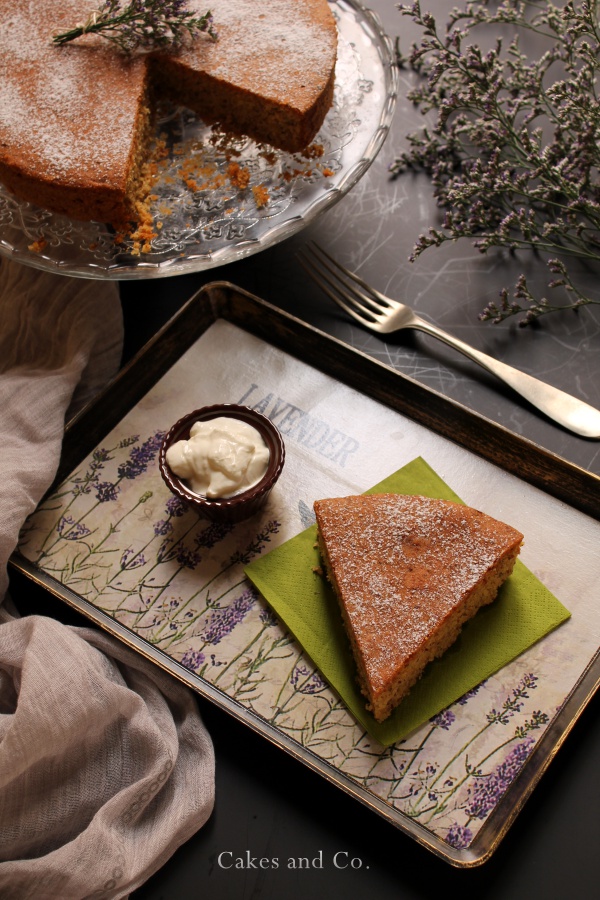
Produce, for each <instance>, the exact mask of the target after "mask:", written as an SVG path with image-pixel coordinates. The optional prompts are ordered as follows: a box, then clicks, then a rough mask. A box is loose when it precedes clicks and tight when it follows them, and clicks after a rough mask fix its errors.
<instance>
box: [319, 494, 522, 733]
mask: <svg viewBox="0 0 600 900" xmlns="http://www.w3.org/2000/svg"><path fill="white" fill-rule="evenodd" d="M314 508H315V513H316V517H317V526H318V541H319V549H320V552H321V556H322V558H323V562H324V565H325V570H326V574H327V577H328V579H329V581H330V582H331V585H332V587H333V589H334V591H335V593H336V595H337V598H338V601H339V603H340V607H341V610H342V616H343V619H344V623H345V626H346V630H347V632H348V636H349V638H350V643H351V646H352V650H353V653H354V657H355V660H356V664H357V668H358V680H359V683H360V687H361V690H362V692H363V694H364V695H365V697H366V698H367V701H368V702H367V708H368V709H370V710H371V712H372V713H373V716H374V717H375V719H376V720H377V721H379V722H381V721H383V720H384V719H386V718H387V717H388V716H389V715H390V713H391V711H392V710H393V709H394V707H395V706H397V704H398V703H399V702H400V701H401V700H402V699H403V698H404V697H405V696H406V695H407V694H408V692H409V691H410V689H411V687H412V686H413V685H414V684H415V682H416V681H417V680H418V679H419V677H420V676H421V674H422V672H423V670H424V668H425V666H426V665H427V664H428V663H429V662H431V660H433V659H435V658H436V657H438V656H441V655H442V654H443V653H444V652H445V651H446V650H447V649H448V648H449V647H450V646H451V644H452V643H453V642H454V641H455V640H456V638H457V637H458V635H459V633H460V630H461V628H462V625H463V624H464V623H465V622H466V621H467V620H468V619H470V618H471V617H472V616H474V615H475V613H476V612H477V611H478V610H479V609H480V608H481V607H482V606H484V605H485V604H487V603H491V602H492V600H494V598H495V597H496V595H497V593H498V590H499V588H500V586H501V585H502V584H503V582H504V581H505V580H506V579H507V578H508V576H509V575H510V574H511V572H512V570H513V567H514V564H515V560H516V558H517V556H518V554H519V550H520V548H521V542H522V540H523V535H522V534H520V532H518V531H516V530H515V529H514V528H511V527H510V526H509V525H505V524H504V523H502V522H498V521H497V520H496V519H493V518H491V517H490V516H488V515H485V513H482V512H478V511H477V510H475V509H471V508H470V507H468V506H463V505H461V504H459V503H451V502H449V501H446V500H435V499H430V498H428V497H418V496H405V495H399V494H371V495H361V496H353V497H342V498H335V499H329V500H317V501H316V502H315V504H314Z"/></svg>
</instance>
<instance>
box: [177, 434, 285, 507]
mask: <svg viewBox="0 0 600 900" xmlns="http://www.w3.org/2000/svg"><path fill="white" fill-rule="evenodd" d="M166 460H167V464H168V465H169V467H170V469H171V470H172V471H173V472H174V473H175V475H177V476H178V477H179V478H182V479H183V480H184V481H186V482H187V484H188V487H189V488H190V489H191V490H192V491H194V492H195V493H196V494H200V495H202V496H203V497H208V498H210V499H216V498H222V499H227V498H228V497H233V496H234V495H235V494H239V493H241V492H242V491H246V490H248V489H249V488H251V487H254V485H255V484H258V482H259V481H260V480H261V478H262V477H263V475H264V474H265V472H266V470H267V466H268V464H269V448H268V447H267V445H266V444H265V442H264V440H263V438H262V436H261V434H260V433H259V432H258V431H257V430H256V428H254V427H253V426H252V425H249V424H248V423H247V422H243V421H242V420H241V419H232V418H230V417H229V416H218V417H217V418H216V419H208V420H206V421H201V422H195V423H194V424H193V425H192V427H191V429H190V437H189V440H187V441H185V440H184V441H177V442H176V443H175V444H172V445H171V446H170V447H169V449H168V450H167V453H166Z"/></svg>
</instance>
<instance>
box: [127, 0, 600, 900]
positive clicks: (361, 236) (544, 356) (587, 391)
mask: <svg viewBox="0 0 600 900" xmlns="http://www.w3.org/2000/svg"><path fill="white" fill-rule="evenodd" d="M369 5H370V6H371V8H373V9H374V10H376V11H377V12H378V13H379V15H380V17H381V18H382V20H383V23H384V25H385V27H386V29H387V30H388V33H389V34H390V35H391V36H392V37H393V36H395V35H396V34H399V33H400V32H401V31H402V32H403V33H404V40H405V44H404V47H405V49H408V43H409V41H410V40H411V38H412V37H414V36H415V33H414V31H412V30H411V29H410V28H407V26H408V22H407V20H406V19H403V18H402V17H400V15H399V13H398V12H397V10H396V6H395V3H393V2H391V0H373V2H371V3H370V4H369ZM450 5H451V4H446V3H445V2H443V0H431V2H424V3H423V8H427V9H431V10H432V11H433V12H435V13H436V14H438V13H439V12H440V10H441V11H443V10H444V9H448V8H450ZM410 77H411V76H410V75H409V74H407V73H403V75H402V77H401V86H400V97H399V102H398V107H397V110H396V115H395V120H394V126H393V131H392V134H391V135H390V137H389V139H388V141H387V142H386V144H385V145H384V148H383V150H382V151H381V153H380V155H379V157H378V159H377V160H376V162H375V163H374V165H373V166H372V167H371V169H370V170H369V171H368V173H367V174H366V176H365V177H364V178H363V179H362V181H361V182H360V183H359V184H358V185H357V186H356V187H355V188H354V189H353V190H352V191H351V193H350V194H349V195H348V196H347V197H345V198H344V199H343V200H342V201H341V202H340V203H339V204H338V205H337V206H336V207H335V208H333V209H332V210H330V211H329V212H328V213H326V214H325V215H324V216H323V217H322V218H321V219H320V220H319V221H318V222H317V223H315V224H314V225H312V226H311V227H310V228H308V229H307V230H306V231H305V232H303V233H301V234H299V235H297V236H296V237H294V238H292V239H290V240H289V241H287V242H285V243H283V244H280V245H278V246H277V247H274V248H272V249H270V250H268V251H265V252H263V253H261V254H260V255H257V256H254V257H249V258H248V259H246V260H243V261H240V262H238V263H235V264H233V265H230V266H227V267H224V268H220V269H213V270H210V271H207V272H204V273H199V274H198V275H197V276H182V277H181V278H178V279H173V280H159V281H156V282H142V283H139V284H135V283H124V284H123V285H122V296H123V305H124V311H125V317H126V324H127V346H126V355H131V354H132V353H133V352H135V350H136V349H137V348H138V347H139V346H141V344H143V342H144V340H145V339H147V337H149V336H150V335H151V334H152V333H153V331H154V330H155V329H156V327H158V325H159V324H160V323H161V321H164V320H165V319H166V318H168V316H169V315H171V314H172V313H173V312H174V311H175V310H176V309H177V308H178V307H179V305H180V304H181V303H182V302H183V301H184V300H185V299H187V298H188V297H189V296H190V295H191V293H193V292H194V291H195V290H196V289H197V288H199V287H200V286H201V285H202V284H204V283H206V282H208V281H212V280H221V279H223V280H228V281H232V282H233V283H235V284H238V285H240V286H241V287H243V288H245V289H247V290H249V291H251V292H253V293H255V294H258V295H259V296H261V297H263V298H264V299H266V300H269V301H270V302H272V303H274V304H275V305H278V306H280V307H282V308H284V309H286V310H287V311H290V312H292V313H294V314H295V315H297V316H298V317H299V318H302V319H304V320H306V321H308V322H310V323H311V324H314V325H316V326H318V327H319V328H321V329H323V330H324V331H327V332H330V333H332V334H335V335H336V336H338V337H341V338H342V339H343V340H345V341H347V342H348V343H350V344H351V345H352V346H354V347H357V348H359V349H360V350H362V351H364V352H366V353H369V354H372V355H374V356H375V357H377V358H378V359H380V360H383V361H385V362H387V363H389V364H390V365H392V366H394V367H395V368H397V369H398V370H399V371H402V372H404V373H406V374H408V375H410V376H411V377H414V378H416V379H418V380H419V381H422V382H423V383H424V384H426V385H428V386H429V387H431V388H433V389H435V390H436V391H440V392H441V393H444V394H446V395H447V396H449V397H452V398H453V399H456V400H458V401H459V402H461V403H463V404H464V405H466V406H468V407H470V408H471V409H474V410H477V411H478V412H480V413H483V414H484V415H486V416H487V417H489V418H491V419H493V420H495V421H497V422H499V423H501V424H503V425H505V426H506V427H508V428H509V429H511V430H513V431H515V432H517V433H518V434H521V435H524V436H525V437H527V438H528V439H530V440H532V441H534V442H535V443H538V444H540V445H541V446H543V447H545V448H547V449H548V450H550V451H552V452H554V453H556V454H558V455H560V456H563V457H564V458H566V459H568V460H570V461H572V462H574V463H576V464H577V465H579V466H581V467H583V468H586V469H589V470H590V471H592V472H594V473H596V474H600V443H599V442H593V441H586V440H584V439H582V438H577V437H574V436H572V435H570V434H568V433H567V432H565V431H563V430H562V429H560V428H559V427H558V426H555V425H553V424H552V423H550V422H548V421H547V420H545V419H544V418H543V417H542V416H541V415H540V414H538V413H537V412H535V411H534V410H532V409H531V408H530V407H528V406H527V404H525V403H524V402H522V401H520V400H519V398H517V397H516V396H515V395H514V394H512V393H511V392H510V391H508V390H507V389H505V388H503V387H502V385H500V384H499V383H498V382H496V381H495V380H494V379H493V378H492V377H491V376H488V375H486V374H485V373H484V372H483V370H480V369H479V368H478V367H476V366H474V365H472V364H470V363H468V362H467V361H466V360H464V359H462V358H461V357H459V356H458V355H456V354H454V353H453V352H452V351H450V350H448V349H447V348H445V347H443V346H442V345H441V344H439V343H436V342H434V341H433V340H431V339H428V338H424V337H421V336H418V337H416V336H413V335H406V334H405V335H402V336H401V337H398V338H397V339H394V340H392V341H389V342H387V343H384V342H382V341H381V340H380V339H379V338H375V337H373V336H371V335H369V334H367V333H366V332H364V331H362V330H361V329H360V328H358V327H355V326H354V325H352V324H350V323H349V322H348V321H347V320H345V318H344V316H343V315H342V314H340V313H338V312H337V310H336V309H335V308H333V306H332V304H331V303H330V301H328V300H327V299H326V298H325V297H324V296H323V295H322V294H321V293H320V292H319V291H318V290H317V289H316V288H314V287H313V285H312V284H311V283H310V282H309V281H308V279H307V278H306V276H305V274H304V272H303V270H302V269H301V267H300V265H299V264H298V262H297V260H296V258H295V254H296V251H297V249H298V248H299V247H300V246H302V244H303V243H304V241H305V240H307V239H309V238H312V239H314V240H316V241H317V242H319V243H320V244H322V245H323V246H324V247H325V248H326V249H328V250H329V251H330V252H331V253H332V254H333V255H335V256H336V257H337V258H338V259H339V260H340V262H342V263H343V264H345V265H346V266H348V267H349V268H352V269H354V270H355V271H357V272H359V273H360V274H361V275H362V277H363V278H364V279H365V280H367V281H369V282H370V283H371V284H373V286H375V287H377V288H379V289H380V290H382V291H383V292H385V293H389V294H391V295H393V296H396V297H398V298H400V299H405V300H406V301H407V302H409V303H410V304H411V305H413V306H414V308H415V309H416V310H418V312H419V313H421V314H422V315H423V316H425V317H429V318H431V319H432V320H433V321H435V322H437V323H438V324H439V325H441V326H442V327H443V328H445V329H446V330H447V331H450V332H452V333H453V334H455V335H457V336H458V337H460V338H462V339H463V340H465V341H467V342H469V343H471V344H473V345H474V346H476V347H478V348H480V349H482V350H484V351H485V352H487V353H489V354H491V355H493V356H496V357H498V358H499V359H502V360H504V361H505V362H507V363H509V364H511V365H514V366H516V367H518V368H522V369H523V370H525V371H527V372H530V373H531V374H534V375H536V376H538V377H540V378H542V379H544V380H546V381H548V382H550V383H552V384H555V385H556V386H558V387H561V388H562V389H563V390H566V391H569V392H571V393H575V394H577V395H578V396H580V397H582V398H583V399H585V400H586V401H587V402H589V403H591V404H592V405H595V406H597V407H600V307H594V308H588V309H587V310H583V311H582V312H581V313H579V314H574V313H565V314H563V315H560V316H551V317H549V318H548V319H546V321H545V322H544V323H543V324H541V325H540V326H536V327H534V328H529V329H519V328H518V327H517V325H516V322H512V323H510V324H505V325H502V326H492V325H490V324H484V323H480V322H479V321H478V318H477V316H478V313H479V312H480V311H481V309H482V308H483V307H484V306H485V305H486V304H487V303H488V302H489V301H490V300H493V299H496V298H497V296H498V293H499V291H500V289H501V288H502V287H503V286H505V285H506V286H511V285H512V284H513V283H514V281H515V280H516V278H517V276H518V275H519V274H520V273H521V272H525V273H526V274H527V276H528V278H529V279H530V283H531V284H532V285H534V284H537V285H539V287H540V290H543V288H544V285H545V274H546V270H545V267H544V266H543V265H542V264H541V263H540V262H539V261H537V260H535V259H533V258H530V257H527V256H526V255H525V256H522V257H521V258H519V259H512V258H507V257H506V256H505V255H504V254H502V253H497V254H494V255H488V256H481V255H480V254H479V253H477V251H475V250H473V248H472V247H471V246H470V244H469V243H468V242H465V243H463V244H458V245H454V246H450V245H448V246H446V247H445V248H443V249H440V250H430V251H428V252H427V253H426V254H425V255H424V256H423V257H421V259H420V260H419V261H418V262H416V263H414V264H413V263H410V262H409V261H408V256H409V253H410V250H411V248H412V246H413V244H414V242H415V240H416V239H417V237H418V234H419V233H420V232H422V231H425V230H426V229H427V228H428V226H429V225H430V224H434V223H435V221H436V210H435V207H434V204H433V202H432V197H431V187H430V184H429V183H428V181H427V179H425V178H422V177H412V176H406V177H403V178H401V179H399V180H396V181H391V180H390V179H389V176H388V165H389V163H390V162H391V161H392V159H393V157H394V154H395V152H396V151H397V150H398V149H399V148H400V147H401V146H402V145H403V143H404V140H405V135H406V133H407V132H408V131H411V130H413V129H414V128H416V127H417V126H418V124H419V116H418V114H417V113H416V112H415V111H414V110H413V109H412V107H411V105H410V104H409V103H408V102H407V100H406V99H405V92H406V88H407V84H408V82H409V81H410ZM589 278H590V285H591V286H593V281H594V279H593V277H592V276H589ZM202 709H203V711H204V715H205V718H206V722H207V724H208V726H209V729H210V732H211V734H212V736H213V739H214V742H215V747H216V753H217V800H216V809H215V812H214V815H213V817H212V818H211V820H210V822H209V823H208V825H207V826H206V827H205V828H204V829H203V830H202V831H201V832H200V833H199V834H198V835H196V836H195V837H194V838H193V839H192V840H190V841H189V842H188V843H187V844H186V845H185V846H184V847H183V848H181V850H180V851H179V852H178V853H177V854H176V855H175V857H174V858H173V859H172V860H171V861H170V862H169V863H168V864H167V865H166V866H165V867H164V868H163V869H162V871H161V872H160V873H158V874H157V875H156V876H154V877H153V878H152V879H151V880H150V881H149V882H148V883H147V884H146V885H145V886H144V887H143V888H141V889H140V890H139V891H137V892H136V894H135V897H136V898H138V900H159V898H167V900H170V898H183V900H187V898H196V897H210V898H215V900H228V898H236V900H237V898H261V900H267V898H282V897H285V898H287V900H294V898H300V897H305V896H307V895H311V896H312V897H313V898H315V900H320V898H328V900H329V898H338V897H347V898H350V900H353V898H363V897H365V898H366V897H373V898H377V900H388V898H390V900H391V898H401V900H405V898H406V900H412V898H430V897H431V898H434V897H435V898H438V897H440V896H442V895H444V894H448V893H453V894H459V895H465V894H466V896H471V895H472V896H478V897H484V898H490V900H509V898H510V900H520V898H523V900H524V898H542V897H544V898H548V900H562V898H566V897H569V898H571V897H576V898H584V900H587V898H591V897H595V896H596V895H597V887H596V882H597V880H598V877H599V876H600V863H599V860H598V846H599V839H600V814H599V812H598V805H597V804H598V797H599V787H600V784H599V777H598V765H599V760H600V723H599V720H598V719H599V717H598V713H599V712H600V705H599V700H598V698H597V697H596V698H595V700H594V701H593V702H592V704H591V705H590V706H589V707H588V709H587V710H586V712H585V713H584V715H583V716H582V718H581V719H580V721H579V722H578V724H577V725H576V727H575V729H574V731H573V733H572V734H571V735H570V736H569V738H568V739H567V742H566V745H565V746H564V747H563V748H562V749H561V751H560V752H559V754H558V756H557V758H556V759H555V760H554V761H553V763H552V765H551V766H550V769H549V771H548V772H547V773H546V774H545V775H544V777H543V779H542V782H541V783H540V785H539V786H538V787H537V789H536V790H535V792H534V794H533V796H532V798H531V799H530V800H529V801H528V803H527V804H526V806H525V808H524V810H523V811H522V812H521V814H520V816H519V817H518V819H517V821H516V823H515V824H514V825H513V827H512V829H511V830H510V832H509V834H508V836H507V837H506V838H505V840H504V841H503V843H502V844H501V846H500V848H499V850H498V851H497V853H496V854H495V855H494V857H493V858H492V860H491V861H490V862H488V863H486V864H485V865H484V866H482V867H479V868H477V869H473V870H470V871H457V870H454V869H452V868H451V867H450V866H448V864H446V863H445V862H441V861H439V860H437V859H436V858H434V857H433V856H432V855H431V854H429V853H428V852H426V851H424V850H423V849H421V848H420V847H418V846H417V845H416V844H415V843H414V842H413V841H411V840H409V839H408V838H406V837H404V836H403V835H401V834H399V833H398V832H397V831H396V830H395V829H394V828H393V827H392V826H390V825H388V824H387V823H384V822H383V821H382V820H380V819H379V818H377V817H376V816H375V815H374V814H372V813H371V812H370V811H368V810H366V809H364V808H363V807H362V806H361V805H360V804H359V803H357V802H356V801H354V800H353V799H352V798H351V797H348V796H346V795H344V794H342V793H341V792H340V791H339V790H337V789H336V788H334V787H332V786H331V785H329V784H327V783H325V782H324V781H323V780H322V779H321V778H319V777H318V776H316V775H314V774H313V773H311V772H310V771H308V770H307V769H305V768H304V767H302V766H301V765H299V764H298V763H296V762H295V761H294V760H292V759H290V758H288V757H287V756H285V755H284V754H283V753H282V752H280V751H279V750H277V749H276V748H274V747H272V746H270V745H269V744H268V743H267V742H266V741H265V740H264V739H263V738H261V737H259V736H256V735H254V734H253V733H251V732H250V731H249V730H248V729H246V728H244V726H242V725H240V724H239V723H237V722H235V721H233V720H231V719H230V718H228V717H227V716H226V715H225V714H224V713H222V712H221V711H219V710H217V709H215V708H212V707H210V706H208V705H206V704H204V703H203V704H202ZM223 851H232V853H233V854H234V856H240V857H245V855H246V853H249V854H250V856H251V857H258V858H260V857H262V856H264V857H267V858H269V859H273V858H277V859H278V860H279V868H277V869H274V868H267V869H263V870H260V869H253V868H245V869H241V870H236V869H230V870H225V869H222V868H220V867H219V865H218V862H217V860H218V855H219V854H220V853H221V852H223ZM321 851H322V853H323V868H311V869H309V870H304V871H300V872H294V871H293V870H290V869H288V868H287V860H288V858H290V857H294V858H298V857H307V858H308V859H309V860H313V859H315V858H318V856H319V853H320V852H321ZM338 851H342V852H348V853H349V855H350V858H352V857H356V858H358V859H361V860H362V861H363V867H362V868H361V869H360V870H356V871H355V870H352V869H346V870H342V869H336V868H335V866H334V865H333V856H334V854H335V853H336V852H338Z"/></svg>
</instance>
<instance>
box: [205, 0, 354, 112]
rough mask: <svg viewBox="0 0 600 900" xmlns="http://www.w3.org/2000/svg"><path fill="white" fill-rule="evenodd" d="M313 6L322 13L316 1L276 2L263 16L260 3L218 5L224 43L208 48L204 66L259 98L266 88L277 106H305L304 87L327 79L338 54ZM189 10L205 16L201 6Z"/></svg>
mask: <svg viewBox="0 0 600 900" xmlns="http://www.w3.org/2000/svg"><path fill="white" fill-rule="evenodd" d="M311 6H312V7H313V10H312V12H313V13H314V12H315V10H316V11H317V12H318V11H319V3H316V4H315V3H314V2H312V0H311V2H307V0H301V2H298V0H273V2H272V3H270V4H269V5H268V6H265V7H264V10H265V11H264V12H262V11H261V9H262V8H263V7H262V5H261V4H257V3H256V0H215V2H213V3H211V4H210V9H211V12H212V13H213V16H214V21H215V25H216V28H217V30H218V32H219V34H220V35H222V40H221V41H218V42H217V43H216V44H211V43H209V42H206V41H205V42H204V44H203V46H202V58H203V61H204V60H206V62H207V63H208V64H209V65H210V67H211V68H210V71H211V74H213V75H215V76H216V77H219V78H223V79H226V80H227V81H229V82H233V83H243V84H245V85H246V86H247V87H248V88H249V89H251V90H252V89H254V90H258V91H260V92H264V90H265V87H267V89H268V91H269V93H270V94H271V96H272V97H273V99H276V100H282V99H283V100H286V99H287V100H288V102H289V101H290V99H291V100H292V101H293V100H296V99H297V100H299V101H300V100H301V99H302V98H301V94H302V91H303V89H304V87H305V86H307V87H308V86H309V85H310V84H311V82H312V81H313V79H314V78H315V77H317V78H321V79H323V74H322V73H323V72H326V73H327V74H328V72H329V71H330V70H331V66H332V64H333V62H334V61H335V53H336V40H335V35H334V34H329V35H328V34H326V33H325V32H324V30H323V27H322V24H323V21H324V19H323V17H321V19H320V24H317V23H316V22H315V19H314V18H313V15H307V8H309V9H310V7H311ZM190 8H196V9H197V10H198V11H199V12H201V11H202V10H203V9H204V6H203V2H202V0H193V2H192V3H191V4H190ZM229 34H234V35H235V54H233V53H231V52H229V51H228V50H227V47H228V44H229V42H228V40H227V37H228V35H229ZM299 77H300V83H299V81H298V79H299ZM326 77H327V76H326ZM291 91H293V93H294V95H295V96H292V97H290V92H291Z"/></svg>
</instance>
